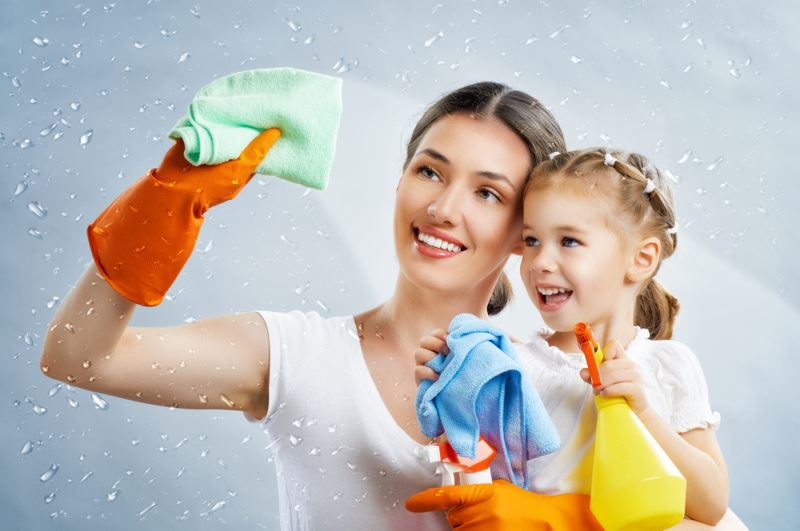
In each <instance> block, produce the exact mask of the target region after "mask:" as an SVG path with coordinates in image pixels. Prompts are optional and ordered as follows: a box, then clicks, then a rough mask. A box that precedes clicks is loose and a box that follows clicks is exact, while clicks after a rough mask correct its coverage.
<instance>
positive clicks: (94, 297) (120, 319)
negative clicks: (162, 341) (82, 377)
mask: <svg viewBox="0 0 800 531" xmlns="http://www.w3.org/2000/svg"><path fill="white" fill-rule="evenodd" d="M135 308H136V304H135V303H133V302H131V301H129V300H128V299H126V298H125V297H123V296H122V295H120V294H119V293H117V292H116V291H114V289H113V288H112V287H111V286H110V285H109V284H108V283H107V282H106V281H105V280H104V279H103V278H102V277H101V276H100V274H99V273H98V272H97V268H96V266H95V265H94V264H91V265H90V266H89V267H88V268H87V269H86V271H85V272H84V274H83V275H81V277H80V278H79V279H78V282H77V283H76V284H75V286H74V287H73V288H72V290H70V292H69V294H68V295H67V296H66V297H65V298H64V301H63V302H62V303H61V305H60V306H59V308H58V311H57V312H56V314H55V316H54V317H53V320H52V322H51V323H50V327H49V328H48V331H47V337H46V338H45V343H44V349H43V350H42V357H41V361H40V364H41V368H42V372H44V373H45V374H47V375H48V376H50V377H52V378H56V379H58V380H62V381H69V380H70V379H71V377H72V375H79V374H82V373H84V372H85V370H84V369H85V368H86V365H91V364H93V363H94V362H95V361H96V360H97V359H98V358H101V357H103V356H106V355H107V354H109V353H111V352H113V350H114V348H115V347H116V345H117V343H118V342H119V340H120V338H121V337H122V334H123V332H124V331H125V329H126V327H127V326H128V322H129V321H130V318H131V316H132V315H133V311H134V309H135Z"/></svg>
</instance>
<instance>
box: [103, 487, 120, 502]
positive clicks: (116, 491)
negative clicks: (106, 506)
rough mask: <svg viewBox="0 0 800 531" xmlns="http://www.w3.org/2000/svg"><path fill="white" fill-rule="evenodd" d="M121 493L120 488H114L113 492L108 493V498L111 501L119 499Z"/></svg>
mask: <svg viewBox="0 0 800 531" xmlns="http://www.w3.org/2000/svg"><path fill="white" fill-rule="evenodd" d="M119 493H120V490H119V489H114V490H112V491H111V492H109V493H108V494H106V499H107V500H108V501H110V502H113V501H114V500H116V499H117V496H119Z"/></svg>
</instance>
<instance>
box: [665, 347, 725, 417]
mask: <svg viewBox="0 0 800 531" xmlns="http://www.w3.org/2000/svg"><path fill="white" fill-rule="evenodd" d="M655 343H656V352H654V356H653V361H654V363H655V364H656V367H655V370H656V378H657V380H658V385H659V386H660V387H661V391H662V393H664V397H665V398H666V400H667V403H668V404H669V406H670V416H669V422H670V425H671V426H672V428H673V429H674V430H675V431H676V432H678V433H684V432H687V431H690V430H693V429H696V428H702V429H705V428H717V426H719V423H720V415H719V413H718V412H716V411H713V410H712V409H711V404H709V401H708V385H707V384H706V378H705V375H704V374H703V369H702V368H701V367H700V362H699V361H698V360H697V356H695V354H694V352H692V350H691V349H690V348H689V347H687V346H686V345H684V344H683V343H679V342H678V341H656V342H655Z"/></svg>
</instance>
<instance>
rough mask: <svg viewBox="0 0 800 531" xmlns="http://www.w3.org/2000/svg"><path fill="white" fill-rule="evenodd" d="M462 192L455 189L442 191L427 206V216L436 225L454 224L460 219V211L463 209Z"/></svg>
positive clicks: (450, 188)
mask: <svg viewBox="0 0 800 531" xmlns="http://www.w3.org/2000/svg"><path fill="white" fill-rule="evenodd" d="M462 195H463V192H461V191H459V190H458V188H457V187H449V188H447V189H445V190H443V191H442V193H441V194H439V195H438V196H437V197H436V198H434V200H433V201H432V202H431V204H430V205H428V215H430V216H431V217H432V218H433V219H434V220H435V221H436V222H437V223H441V224H451V225H453V224H455V223H456V222H457V220H458V219H460V217H461V213H462V212H461V210H462V208H463V198H462V197H461V196H462Z"/></svg>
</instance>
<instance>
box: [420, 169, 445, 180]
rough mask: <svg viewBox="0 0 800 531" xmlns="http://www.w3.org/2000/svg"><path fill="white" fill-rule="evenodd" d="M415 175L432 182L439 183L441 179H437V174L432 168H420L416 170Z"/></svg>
mask: <svg viewBox="0 0 800 531" xmlns="http://www.w3.org/2000/svg"><path fill="white" fill-rule="evenodd" d="M417 173H418V174H420V175H421V176H423V177H424V178H426V179H430V180H432V181H433V180H437V181H441V178H440V177H439V174H438V173H436V172H435V171H434V170H433V168H431V167H429V166H422V167H420V169H418V170H417Z"/></svg>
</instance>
